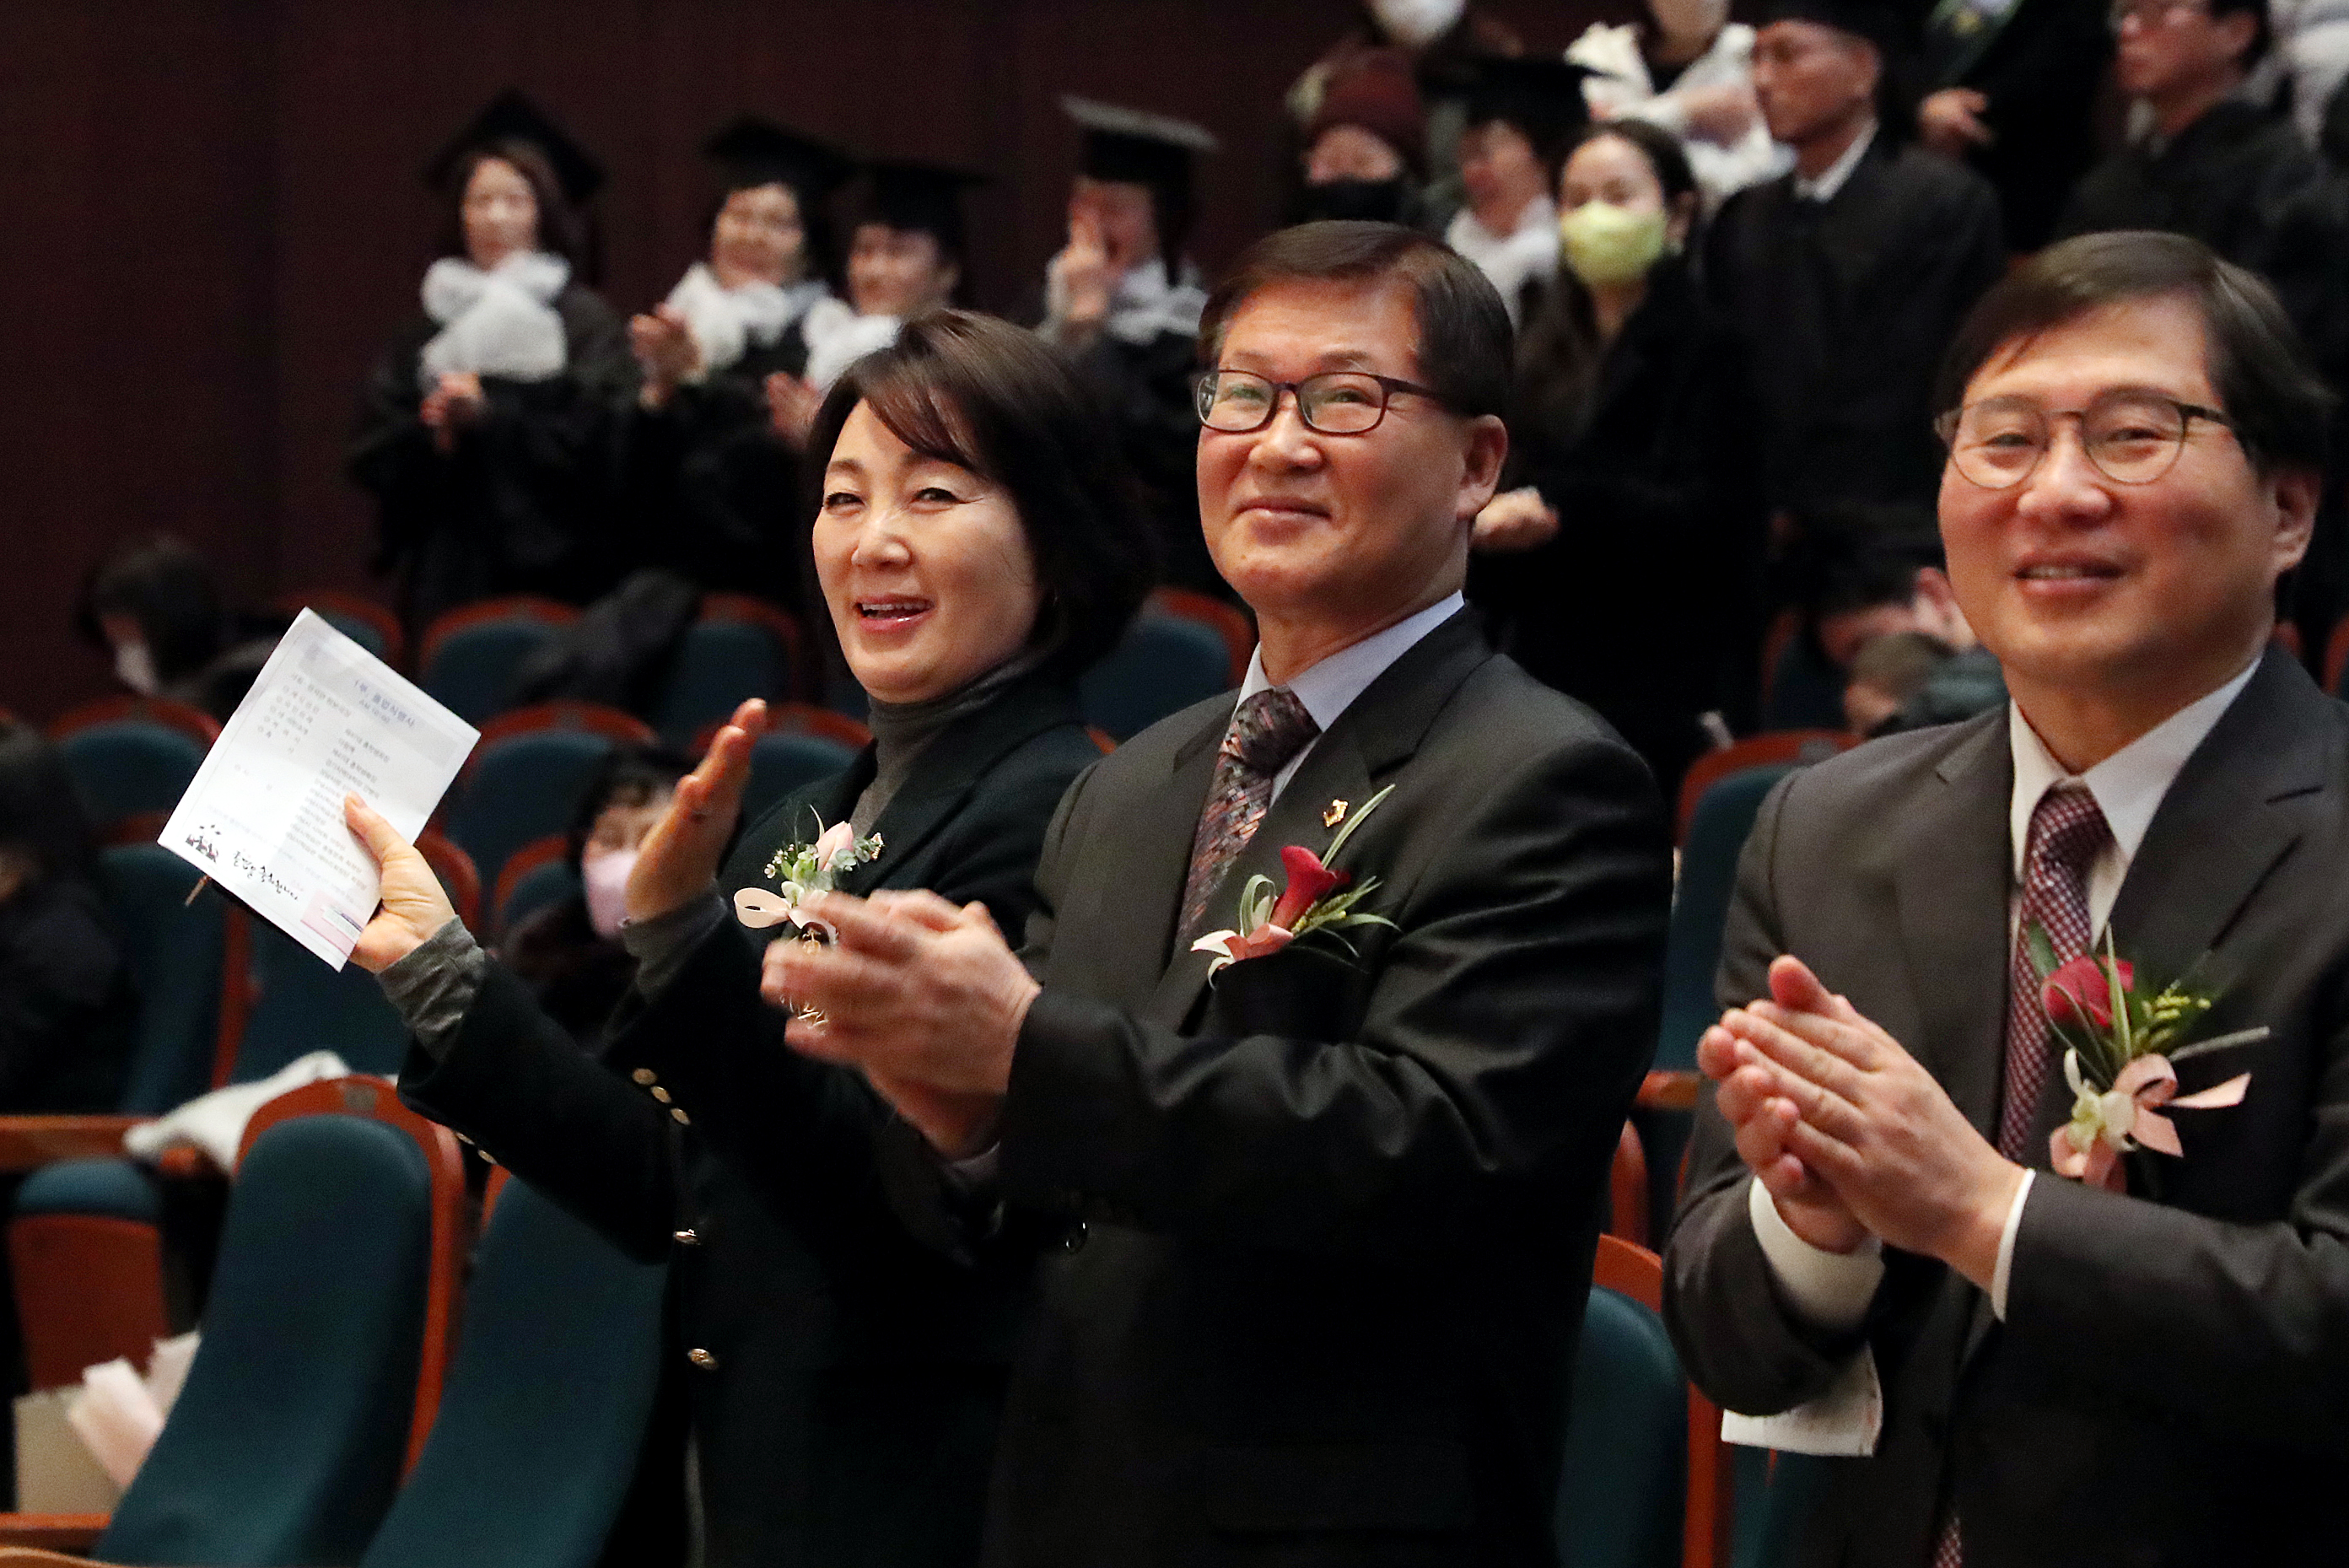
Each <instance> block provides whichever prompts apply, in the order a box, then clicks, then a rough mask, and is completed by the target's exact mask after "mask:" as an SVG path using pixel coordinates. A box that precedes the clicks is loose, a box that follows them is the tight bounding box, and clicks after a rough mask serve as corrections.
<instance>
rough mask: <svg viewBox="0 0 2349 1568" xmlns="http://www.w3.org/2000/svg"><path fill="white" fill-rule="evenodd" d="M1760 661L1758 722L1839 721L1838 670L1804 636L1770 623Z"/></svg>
mask: <svg viewBox="0 0 2349 1568" xmlns="http://www.w3.org/2000/svg"><path fill="white" fill-rule="evenodd" d="M1762 679H1763V692H1762V723H1763V726H1764V728H1765V729H1771V730H1831V729H1836V728H1838V727H1840V726H1841V725H1842V723H1843V722H1844V713H1843V689H1844V685H1845V680H1844V672H1843V671H1842V670H1838V669H1837V668H1836V667H1835V666H1834V665H1833V664H1831V663H1829V662H1828V661H1827V659H1826V655H1825V654H1823V653H1821V652H1820V651H1819V650H1818V649H1817V648H1816V646H1815V645H1814V644H1813V643H1812V641H1811V639H1809V638H1807V637H1804V636H1802V635H1800V634H1799V633H1798V632H1795V631H1794V630H1793V629H1792V628H1791V625H1790V624H1789V623H1785V622H1782V623H1781V624H1780V625H1778V626H1774V627H1773V628H1771V638H1770V640H1769V642H1768V643H1767V644H1766V645H1765V649H1764V664H1763V666H1762Z"/></svg>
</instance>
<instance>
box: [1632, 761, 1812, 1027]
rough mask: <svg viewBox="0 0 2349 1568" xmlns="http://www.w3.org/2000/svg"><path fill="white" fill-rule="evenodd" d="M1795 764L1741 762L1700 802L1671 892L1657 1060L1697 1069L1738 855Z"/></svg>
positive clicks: (1716, 1009)
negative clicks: (1677, 880)
mask: <svg viewBox="0 0 2349 1568" xmlns="http://www.w3.org/2000/svg"><path fill="white" fill-rule="evenodd" d="M1796 765H1797V764H1795V763H1763V764H1761V765H1760V766H1758V767H1751V768H1740V769H1739V770H1738V771H1737V772H1735V773H1733V774H1729V775H1728V776H1726V777H1725V778H1722V779H1719V780H1716V781H1715V782H1714V784H1713V787H1712V788H1711V789H1708V790H1706V791H1705V792H1704V796H1703V798H1702V799H1701V800H1699V801H1698V802H1697V806H1696V814H1695V815H1694V816H1693V817H1692V818H1691V819H1690V822H1689V836H1688V843H1687V844H1686V845H1685V846H1682V850H1681V879H1680V886H1679V888H1678V889H1677V890H1676V891H1675V892H1674V894H1673V896H1672V917H1671V928H1670V929H1669V932H1668V934H1667V936H1666V938H1665V941H1664V1015H1663V1023H1662V1025H1661V1028H1660V1029H1659V1031H1658V1034H1657V1044H1656V1065H1657V1066H1659V1067H1682V1068H1685V1067H1693V1066H1695V1065H1696V1043H1697V1040H1698V1038H1699V1037H1700V1036H1701V1035H1702V1034H1703V1033H1704V1032H1705V1031H1706V1030H1707V1029H1709V1028H1711V1027H1712V1026H1713V1023H1716V1022H1717V1021H1718V1020H1719V1019H1720V1017H1721V1008H1720V1005H1719V1004H1718V1003H1716V1002H1714V1001H1713V971H1715V970H1718V969H1719V968H1720V967H1721V931H1722V927H1723V926H1724V925H1725V924H1727V923H1728V920H1729V902H1730V897H1731V895H1732V894H1733V893H1734V892H1735V891H1736V889H1737V857H1739V856H1740V855H1741V854H1743V853H1744V849H1745V840H1746V838H1747V836H1749V835H1751V834H1752V833H1753V831H1754V816H1755V815H1756V814H1757V813H1759V812H1760V811H1761V809H1762V801H1763V799H1764V796H1766V795H1768V794H1769V793H1770V790H1771V787H1772V786H1773V785H1775V784H1777V782H1778V781H1779V780H1780V779H1782V778H1785V776H1786V775H1787V774H1790V773H1793V772H1794V771H1795V767H1796Z"/></svg>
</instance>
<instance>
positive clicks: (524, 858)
mask: <svg viewBox="0 0 2349 1568" xmlns="http://www.w3.org/2000/svg"><path fill="white" fill-rule="evenodd" d="M570 853H571V836H570V835H568V834H564V833H550V834H547V835H546V836H544V837H543V838H533V839H532V840H531V841H530V842H529V843H527V844H525V845H523V846H522V847H521V848H519V849H517V850H515V851H514V852H513V853H512V854H511V855H509V856H507V857H506V863H505V866H504V868H503V869H502V870H500V871H499V872H498V886H497V890H496V891H495V892H493V893H492V894H491V895H490V923H491V926H492V929H495V930H496V932H497V934H498V938H499V940H504V939H505V936H506V904H507V903H508V901H509V900H511V899H512V898H513V895H514V889H515V888H517V887H519V886H521V884H522V879H523V877H527V876H529V875H530V874H531V873H532V872H533V871H535V870H537V869H538V868H539V867H542V866H543V865H545V864H546V863H547V862H548V861H550V860H561V859H563V858H564V857H567V856H569V855H570Z"/></svg>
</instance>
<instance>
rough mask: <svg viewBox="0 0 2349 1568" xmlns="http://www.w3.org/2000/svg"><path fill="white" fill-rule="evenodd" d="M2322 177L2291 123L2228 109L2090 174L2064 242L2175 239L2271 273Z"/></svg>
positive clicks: (2067, 217) (2248, 109)
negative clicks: (2297, 210) (2287, 214)
mask: <svg viewBox="0 0 2349 1568" xmlns="http://www.w3.org/2000/svg"><path fill="white" fill-rule="evenodd" d="M2322 172H2323V166H2322V165H2321V164H2320V163H2319V162H2318V161H2317V158H2316V154H2315V153H2314V152H2313V151H2309V149H2308V146H2307V144H2306V143H2304V142H2302V140H2300V136H2299V133H2298V132H2297V131H2295V130H2292V122H2291V121H2290V120H2288V119H2280V118H2277V117H2275V116H2271V115H2270V114H2268V113H2266V112H2265V111H2264V110H2261V109H2256V108H2254V107H2252V106H2251V105H2250V104H2248V103H2243V102H2240V101H2239V100H2237V99H2225V100H2222V101H2221V102H2220V103H2218V104H2216V105H2213V106H2212V107H2211V108H2210V109H2209V110H2208V111H2206V112H2205V113H2204V114H2203V116H2202V118H2201V119H2198V120H2196V121H2195V122H2194V123H2193V124H2191V125H2189V126H2188V127H2187V128H2186V129H2185V130H2181V131H2179V132H2178V134H2177V135H2176V136H2173V137H2171V138H2169V139H2168V141H2167V142H2165V143H2163V144H2162V145H2161V146H2160V147H2158V148H2156V147H2155V146H2154V145H2153V144H2152V143H2151V142H2150V141H2147V142H2144V143H2140V144H2139V145H2137V146H2135V147H2126V148H2123V149H2122V150H2121V151H2118V152H2116V153H2114V154H2113V155H2112V156H2111V157H2110V158H2107V159H2106V160H2105V161H2103V162H2102V163H2099V164H2097V165H2096V167H2095V168H2094V169H2092V170H2090V171H2088V176H2087V178H2086V179H2085V180H2083V181H2081V182H2080V188H2079V189H2078V190H2077V191H2075V192H2073V194H2072V202H2071V204H2070V205H2069V206H2068V207H2066V208H2065V209H2064V217H2063V220H2062V222H2061V223H2058V224H2057V225H2056V233H2055V237H2056V238H2057V239H2069V238H2071V237H2072V236H2073V235H2075V234H2100V233H2103V232H2105V231H2106V230H2109V229H2167V230H2168V231H2170V232H2171V233H2173V234H2191V235H2192V236H2194V238H2196V239H2198V240H2200V241H2201V242H2202V243H2203V244H2206V245H2209V247H2210V248H2211V249H2212V250H2214V251H2217V252H2218V253H2219V254H2220V255H2222V256H2224V257H2226V258H2227V259H2228V260H2229V261H2230V262H2233V263H2234V264H2236V265H2238V266H2247V267H2250V268H2251V269H2252V270H2253V271H2255V272H2264V271H2266V270H2267V269H2268V266H2269V264H2270V262H2271V258H2272V254H2273V250H2274V242H2275V234H2276V227H2277V224H2278V222H2279V220H2280V219H2281V218H2282V214H2283V211H2284V209H2285V207H2286V206H2287V205H2288V204H2289V203H2290V202H2292V198H2294V197H2295V196H2297V195H2299V194H2300V193H2301V192H2303V191H2305V190H2307V189H2308V188H2309V187H2310V186H2312V185H2313V184H2315V183H2316V182H2317V179H2318V177H2319V175H2320V174H2321V173H2322Z"/></svg>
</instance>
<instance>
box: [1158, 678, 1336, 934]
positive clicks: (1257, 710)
mask: <svg viewBox="0 0 2349 1568" xmlns="http://www.w3.org/2000/svg"><path fill="white" fill-rule="evenodd" d="M1320 732H1321V726H1320V725H1319V724H1317V723H1315V722H1313V715H1312V714H1310V713H1309V712H1307V711H1305V704H1304V703H1302V702H1299V701H1298V700H1297V697H1296V695H1295V693H1293V692H1291V691H1289V690H1288V688H1287V687H1284V686H1274V687H1269V688H1268V689H1266V690H1265V691H1259V692H1257V694H1256V695H1255V696H1253V697H1251V698H1249V699H1248V700H1247V701H1245V702H1243V703H1241V704H1240V705H1239V708H1238V709H1237V711H1235V712H1234V713H1233V714H1232V724H1231V728H1230V729H1228V730H1226V731H1225V732H1224V744H1223V748H1222V750H1221V751H1220V752H1219V753H1217V754H1216V784H1215V787H1214V788H1213V789H1210V790H1209V791H1208V792H1207V806H1206V810H1205V811H1203V812H1201V813H1200V814H1199V826H1198V831H1197V832H1195V833H1194V834H1193V835H1192V836H1191V874H1190V876H1189V877H1187V878H1185V881H1184V883H1183V924H1182V926H1181V927H1180V928H1179V929H1178V933H1177V934H1178V936H1181V937H1188V936H1193V935H1195V934H1197V931H1198V929H1199V922H1200V920H1201V919H1203V918H1204V917H1205V916H1206V912H1207V899H1208V898H1209V897H1210V896H1211V895H1212V894H1213V893H1214V892H1215V890H1216V884H1217V883H1218V882H1221V881H1222V880H1223V877H1224V873H1225V872H1226V871H1227V870H1229V869H1231V864H1232V862H1233V861H1235V860H1237V859H1238V858H1239V853H1240V851H1241V850H1243V849H1245V848H1247V842H1248V840H1249V839H1251V838H1253V837H1255V836H1256V830H1257V824H1258V823H1261V822H1262V821H1263V820H1264V814H1265V809H1266V807H1268V806H1269V805H1271V804H1272V780H1273V775H1274V774H1278V773H1279V772H1280V770H1281V769H1282V768H1284V767H1287V766H1288V760H1289V759H1290V758H1291V757H1294V756H1295V755H1297V753H1299V752H1301V751H1303V750H1304V749H1305V748H1306V747H1307V746H1308V745H1309V744H1311V743H1312V741H1313V737H1314V736H1316V735H1319V733H1320Z"/></svg>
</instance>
